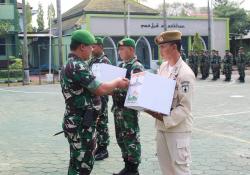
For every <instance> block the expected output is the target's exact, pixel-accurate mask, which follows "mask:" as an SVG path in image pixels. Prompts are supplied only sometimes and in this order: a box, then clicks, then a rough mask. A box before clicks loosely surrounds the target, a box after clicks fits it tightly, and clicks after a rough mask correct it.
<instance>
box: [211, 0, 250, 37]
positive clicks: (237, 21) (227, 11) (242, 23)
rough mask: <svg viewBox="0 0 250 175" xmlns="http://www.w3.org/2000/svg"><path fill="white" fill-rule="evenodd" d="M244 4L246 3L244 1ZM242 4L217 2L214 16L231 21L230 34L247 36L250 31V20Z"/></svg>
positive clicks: (224, 1) (225, 0)
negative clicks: (241, 6)
mask: <svg viewBox="0 0 250 175" xmlns="http://www.w3.org/2000/svg"><path fill="white" fill-rule="evenodd" d="M243 2H244V1H243ZM241 3H242V1H240V2H236V1H229V0H215V7H214V14H215V16H216V17H222V18H229V19H230V33H234V34H239V35H246V34H247V33H248V32H249V31H250V18H249V17H248V14H247V12H246V10H245V9H243V8H240V4H241Z"/></svg>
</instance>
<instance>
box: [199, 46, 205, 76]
mask: <svg viewBox="0 0 250 175" xmlns="http://www.w3.org/2000/svg"><path fill="white" fill-rule="evenodd" d="M199 60H200V71H201V79H202V80H205V79H206V65H205V64H206V55H205V51H204V50H203V51H202V52H201V54H200V59H199Z"/></svg>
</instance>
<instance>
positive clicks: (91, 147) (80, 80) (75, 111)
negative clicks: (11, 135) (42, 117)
mask: <svg viewBox="0 0 250 175" xmlns="http://www.w3.org/2000/svg"><path fill="white" fill-rule="evenodd" d="M92 44H95V38H94V36H93V35H92V34H91V33H90V32H88V31H86V30H77V31H74V32H73V33H72V36H71V44H70V50H71V57H70V58H69V59H68V61H67V63H66V64H65V65H64V66H63V67H62V71H61V76H60V77H61V79H60V83H61V88H62V93H63V96H64V99H65V105H66V110H65V113H64V119H63V124H62V127H63V131H64V134H65V137H66V138H67V139H68V142H69V147H70V161H69V168H68V175H89V174H90V173H91V171H92V169H93V165H94V152H95V148H96V122H97V118H98V115H99V112H100V109H101V100H100V97H99V96H102V95H105V94H109V93H111V92H112V91H113V90H114V89H115V88H127V87H128V84H129V82H128V80H127V79H125V78H124V79H122V78H119V79H116V80H113V81H111V82H108V83H100V82H99V81H97V80H96V79H95V76H94V75H93V73H92V72H91V71H90V69H89V66H88V65H87V63H86V61H87V60H88V59H89V57H90V55H91V52H92Z"/></svg>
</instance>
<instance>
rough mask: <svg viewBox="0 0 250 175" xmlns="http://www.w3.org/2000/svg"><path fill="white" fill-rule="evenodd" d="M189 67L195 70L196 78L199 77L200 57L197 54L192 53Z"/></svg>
mask: <svg viewBox="0 0 250 175" xmlns="http://www.w3.org/2000/svg"><path fill="white" fill-rule="evenodd" d="M188 60H189V66H190V68H191V69H192V70H193V72H194V75H195V77H197V75H198V56H197V54H196V52H193V51H191V52H190V56H189V59H188Z"/></svg>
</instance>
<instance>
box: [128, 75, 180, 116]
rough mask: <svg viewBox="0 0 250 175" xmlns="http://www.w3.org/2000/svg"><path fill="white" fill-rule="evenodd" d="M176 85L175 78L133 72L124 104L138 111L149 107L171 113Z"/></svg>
mask: <svg viewBox="0 0 250 175" xmlns="http://www.w3.org/2000/svg"><path fill="white" fill-rule="evenodd" d="M175 86H176V81H175V80H172V79H168V78H166V77H163V76H160V75H157V74H152V73H149V72H141V73H136V74H133V75H132V76H131V80H130V85H129V89H128V93H127V97H126V101H125V105H124V106H126V107H128V108H131V109H135V110H138V111H143V110H145V109H147V110H151V111H154V112H159V113H162V114H166V115H169V114H170V110H171V105H172V101H173V96H174V91H175Z"/></svg>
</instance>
